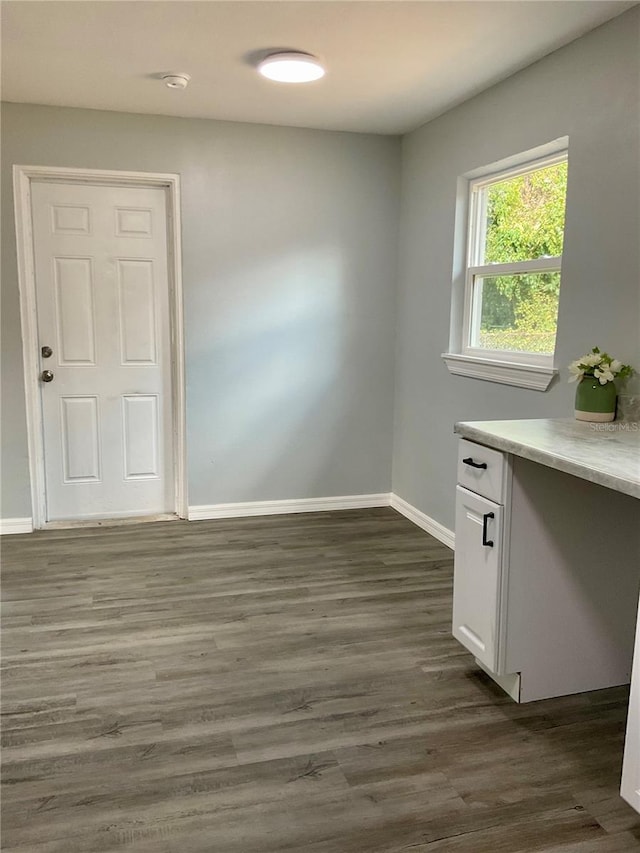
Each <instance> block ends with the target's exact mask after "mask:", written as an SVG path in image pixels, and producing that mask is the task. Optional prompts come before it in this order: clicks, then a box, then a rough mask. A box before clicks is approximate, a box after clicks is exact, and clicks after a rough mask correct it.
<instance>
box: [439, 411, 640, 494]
mask: <svg viewBox="0 0 640 853" xmlns="http://www.w3.org/2000/svg"><path fill="white" fill-rule="evenodd" d="M454 431H455V432H456V433H458V434H459V435H461V436H463V437H464V438H468V439H470V440H471V441H477V442H478V444H484V445H485V446H486V447H495V448H496V449H497V450H504V451H506V452H507V453H512V454H514V455H515V456H522V457H523V458H524V459H530V460H531V461H532V462H539V463H540V464H541V465H546V466H548V467H549V468H556V469H557V470H558V471H564V472H565V473H567V474H573V475H574V476H576V477H581V478H582V479H583V480H589V481H590V482H592V483H598V484H599V485H601V486H606V487H607V488H608V489H614V490H615V491H617V492H622V493H623V494H626V495H632V496H633V497H635V498H640V424H638V423H628V422H622V421H614V422H613V423H610V424H592V423H585V422H583V421H576V420H574V419H573V418H548V419H542V418H541V419H536V420H521V421H463V422H460V423H457V424H456V425H455V429H454Z"/></svg>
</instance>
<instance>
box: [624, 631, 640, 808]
mask: <svg viewBox="0 0 640 853" xmlns="http://www.w3.org/2000/svg"><path fill="white" fill-rule="evenodd" d="M620 793H621V794H622V796H623V797H624V798H625V800H626V801H627V802H628V803H630V804H631V805H632V806H633V807H634V809H635V810H636V811H637V812H640V621H639V622H638V625H637V628H636V648H635V652H634V656H633V676H632V679H631V696H630V697H629V716H628V717H627V737H626V739H625V742H624V762H623V764H622V787H621V789H620Z"/></svg>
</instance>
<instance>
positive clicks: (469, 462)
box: [462, 456, 487, 468]
mask: <svg viewBox="0 0 640 853" xmlns="http://www.w3.org/2000/svg"><path fill="white" fill-rule="evenodd" d="M462 461H463V462H464V464H465V465H471V467H472V468H486V467H487V463H486V462H474V461H473V458H472V457H471V456H467V458H466V459H463V460H462Z"/></svg>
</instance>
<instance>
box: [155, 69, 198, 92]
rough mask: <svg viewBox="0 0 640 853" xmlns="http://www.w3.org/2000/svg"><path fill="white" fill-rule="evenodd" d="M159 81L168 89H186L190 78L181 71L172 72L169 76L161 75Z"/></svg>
mask: <svg viewBox="0 0 640 853" xmlns="http://www.w3.org/2000/svg"><path fill="white" fill-rule="evenodd" d="M161 79H162V82H163V83H164V85H165V86H167V87H168V88H169V89H186V88H187V84H188V83H189V80H191V77H190V76H189V75H188V74H185V73H184V72H182V71H179V72H178V71H172V72H171V73H170V74H163V75H162V78H161Z"/></svg>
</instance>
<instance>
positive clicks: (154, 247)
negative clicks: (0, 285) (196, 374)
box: [31, 181, 175, 521]
mask: <svg viewBox="0 0 640 853" xmlns="http://www.w3.org/2000/svg"><path fill="white" fill-rule="evenodd" d="M31 199H32V225H33V241H34V263H35V277H36V304H37V315H38V335H39V347H40V350H41V358H40V367H41V372H40V393H41V405H42V423H43V444H44V466H45V483H46V520H47V521H57V520H82V519H92V518H114V517H127V516H136V515H156V514H165V513H170V512H173V511H174V510H175V483H174V475H173V440H172V439H173V429H172V394H171V336H170V318H169V287H168V273H167V227H166V210H165V193H164V190H162V189H161V188H157V189H156V188H148V189H138V188H131V187H116V186H114V187H110V186H89V185H85V184H63V183H46V182H36V181H34V182H33V183H32V195H31ZM46 347H49V348H50V349H51V351H52V352H51V355H48V356H47V350H46V349H43V348H46ZM46 371H50V374H52V376H50V374H47V373H46ZM49 378H50V381H45V380H47V379H49Z"/></svg>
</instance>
